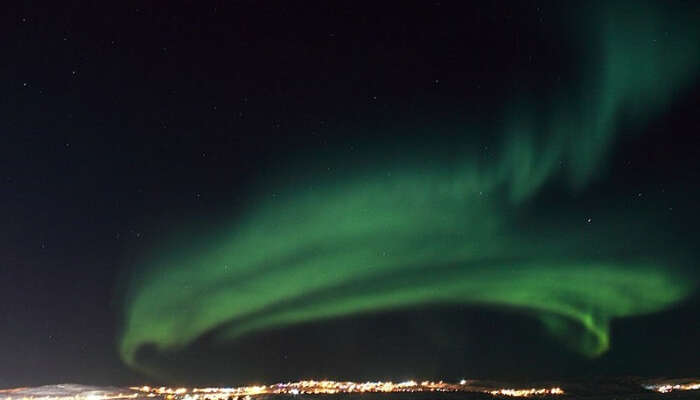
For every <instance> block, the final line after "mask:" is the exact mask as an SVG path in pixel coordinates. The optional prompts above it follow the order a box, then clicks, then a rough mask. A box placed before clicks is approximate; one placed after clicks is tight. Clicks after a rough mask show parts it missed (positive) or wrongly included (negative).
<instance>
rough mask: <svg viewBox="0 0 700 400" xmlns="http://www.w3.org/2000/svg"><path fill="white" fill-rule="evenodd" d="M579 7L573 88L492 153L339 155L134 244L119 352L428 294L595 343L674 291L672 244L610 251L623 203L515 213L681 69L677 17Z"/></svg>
mask: <svg viewBox="0 0 700 400" xmlns="http://www.w3.org/2000/svg"><path fill="white" fill-rule="evenodd" d="M622 16H624V17H622ZM591 20H592V21H594V22H595V23H592V24H591V27H590V30H589V31H586V32H584V33H585V34H587V35H588V37H587V40H588V41H591V42H596V41H595V40H594V39H595V38H596V37H597V38H598V41H597V42H596V43H595V45H592V46H590V49H584V50H585V51H582V54H584V55H585V57H587V62H588V63H589V64H590V65H593V67H587V68H586V69H587V73H586V74H585V76H583V77H582V78H581V82H583V85H585V87H586V88H587V90H586V91H585V92H586V93H587V94H585V95H579V96H573V95H571V96H570V97H568V98H565V100H562V101H560V102H558V104H557V106H555V107H553V108H552V109H551V110H550V112H548V114H547V117H546V118H545V120H546V123H544V124H542V123H538V124H534V123H530V121H534V120H535V119H536V118H535V116H534V115H529V114H528V113H526V112H523V111H522V110H517V111H515V112H512V113H510V114H511V115H512V117H511V118H510V119H509V120H510V121H511V122H512V123H511V124H510V125H509V126H507V127H506V128H505V130H504V132H503V133H502V135H501V137H502V138H503V139H504V140H503V142H502V147H501V148H500V152H499V153H498V156H497V157H494V158H493V159H492V160H491V161H490V162H484V161H477V160H478V158H477V157H476V156H475V155H474V154H475V152H474V153H470V152H468V151H466V152H465V153H464V154H463V155H462V156H461V157H460V159H459V161H456V162H455V161H453V162H451V163H447V162H443V161H440V160H439V158H438V159H435V160H433V161H434V162H433V163H432V164H431V165H429V166H425V165H422V164H421V163H415V165H408V164H402V165H401V166H400V167H399V168H395V169H393V170H392V173H391V174H390V175H389V174H386V173H378V174H372V173H366V172H357V171H360V169H359V168H358V169H357V171H353V163H352V162H350V163H348V164H347V165H348V166H347V170H346V171H345V175H343V176H344V178H342V179H336V180H334V181H330V180H322V179H315V180H314V181H313V184H299V183H298V182H297V184H296V185H294V186H292V185H288V186H287V187H286V188H283V187H274V188H268V190H270V191H272V190H274V191H276V192H278V193H282V194H281V195H280V196H279V197H277V198H275V199H274V200H270V199H269V198H268V200H260V199H258V200H257V201H255V202H253V203H254V204H255V205H254V206H252V205H251V207H250V208H249V209H248V212H247V213H245V214H244V215H243V216H242V217H240V218H238V219H237V220H236V221H233V222H232V223H231V224H230V225H228V228H227V229H223V230H222V229H219V230H217V231H216V232H215V233H211V234H210V235H207V237H205V238H199V240H198V241H197V242H198V243H200V244H199V245H194V244H192V243H191V241H190V240H189V238H186V237H185V236H184V235H183V236H182V238H183V239H182V240H179V241H178V240H176V241H174V242H173V243H171V246H172V247H171V248H170V250H169V251H166V252H161V253H160V255H158V256H154V257H151V259H149V260H147V261H145V262H144V264H146V265H145V267H144V268H141V269H140V272H139V273H137V275H136V277H135V278H134V281H133V282H132V284H131V285H130V288H129V291H128V293H129V294H128V298H127V301H126V310H125V320H124V324H125V326H124V330H123V335H122V338H121V343H120V349H121V353H122V356H123V359H124V360H125V361H126V362H127V363H129V364H131V365H133V366H135V367H139V365H138V360H137V357H136V353H137V351H138V349H139V348H140V347H141V346H143V345H145V344H152V345H155V346H156V348H157V349H158V350H160V351H174V350H177V349H180V348H182V347H184V346H187V345H188V344H190V343H191V342H192V341H193V340H195V339H196V338H198V337H200V336H201V335H203V334H205V333H207V332H211V331H213V330H214V329H220V330H221V332H220V333H219V335H220V336H221V337H222V338H223V339H231V340H232V339H235V338H238V337H240V336H242V335H244V334H246V333H250V332H254V331H259V330H263V329H266V328H271V327H280V326H286V325H289V324H295V323H300V322H305V321H313V320H318V319H321V318H334V317H341V316H345V315H349V314H356V313H362V312H368V311H374V310H389V309H395V308H401V307H410V306H414V305H420V304H437V303H441V304H444V303H447V304H476V305H479V304H488V305H496V306H498V305H502V306H507V307H510V308H513V307H517V308H522V309H524V310H527V311H529V312H531V313H533V314H534V315H536V316H538V317H539V318H540V319H541V320H542V321H543V322H544V324H545V326H546V327H548V329H549V330H550V331H551V332H552V333H553V334H554V335H555V336H556V337H558V338H561V339H563V340H564V341H566V342H568V343H569V344H571V345H573V347H574V348H576V349H577V350H579V351H580V352H581V353H582V354H585V355H588V356H597V355H600V354H601V353H603V352H605V351H606V350H607V349H608V348H609V345H610V337H609V323H610V320H611V319H613V318H619V317H627V316H634V315H640V314H644V313H650V312H655V311H659V310H663V309H665V308H668V307H670V306H672V305H674V304H676V303H678V302H680V301H681V300H682V299H684V298H685V297H686V296H688V295H689V294H690V293H691V292H692V291H693V290H694V283H693V282H692V281H691V280H688V279H686V278H685V277H684V276H683V274H682V273H680V272H678V270H675V269H673V268H671V267H672V265H667V264H669V263H670V261H669V262H668V263H667V262H665V261H664V260H662V259H659V257H648V254H641V253H643V251H641V252H640V255H639V256H635V257H627V258H624V259H621V257H616V256H615V254H617V252H618V250H619V249H621V248H624V246H627V245H629V243H628V242H623V241H621V240H619V239H620V238H621V237H625V236H626V235H630V234H633V233H634V230H635V229H637V226H636V225H634V224H633V223H631V222H629V221H627V220H623V221H618V222H617V223H616V224H614V227H613V226H611V227H607V228H605V229H601V228H598V230H597V231H594V232H595V233H594V234H591V233H590V232H591V231H590V230H591V229H593V230H595V229H596V228H593V227H591V225H590V224H589V225H587V226H588V228H586V229H589V231H588V233H583V232H582V229H581V227H580V226H573V225H572V226H568V227H567V226H563V227H559V228H558V229H557V230H555V232H551V231H546V229H545V228H544V227H542V226H539V225H538V224H537V221H534V224H533V225H529V226H526V227H523V226H522V224H521V223H518V222H517V218H516V216H517V215H518V213H517V212H518V210H519V209H520V208H522V207H524V205H526V204H528V202H529V201H531V200H532V199H533V198H535V197H536V195H537V194H538V192H540V191H541V189H542V187H543V185H545V184H546V183H548V182H552V181H554V178H557V177H558V178H564V177H568V179H565V181H568V183H569V186H570V187H573V188H576V189H578V190H580V189H581V188H583V187H584V186H585V185H586V183H587V182H588V181H589V180H590V179H591V178H592V177H593V176H594V175H595V174H596V173H597V172H598V171H600V170H601V169H602V165H601V164H602V163H603V161H604V159H605V156H606V153H607V152H608V150H609V148H610V147H611V144H612V142H613V139H614V135H615V130H616V127H617V126H618V125H619V123H620V121H621V116H622V115H624V116H625V118H628V119H629V117H630V116H632V117H633V118H632V119H635V120H636V121H637V122H638V121H640V120H644V119H645V118H647V116H648V115H650V114H653V112H654V111H656V110H659V109H660V108H662V107H663V106H665V105H667V104H669V103H670V101H671V98H672V96H673V95H674V93H677V92H678V91H679V89H681V88H682V87H683V86H684V85H687V84H688V83H689V82H690V81H691V80H692V79H694V77H695V76H696V72H697V68H698V59H699V57H698V56H699V50H700V49H699V45H698V43H700V41H698V34H697V31H696V29H695V28H694V27H693V25H692V24H690V23H689V24H684V23H683V22H682V19H679V18H670V17H668V18H663V17H662V12H661V11H659V10H655V9H652V8H645V7H642V6H640V3H636V4H635V5H634V6H633V7H625V6H620V7H619V8H616V9H613V10H612V11H610V10H608V11H606V12H603V13H599V14H598V15H597V17H595V18H591ZM594 29H595V31H594ZM583 36H586V35H583ZM591 49H593V50H591ZM587 65H588V64H587ZM572 92H575V93H579V94H580V93H582V91H581V90H572ZM567 95H570V93H561V98H562V99H564V97H563V96H567ZM540 119H541V118H540ZM465 131H467V132H468V130H465ZM536 131H537V134H536ZM562 161H565V164H564V165H565V167H564V168H563V167H562V166H561V164H560V163H561V162H562ZM292 170H293V168H292ZM363 171H366V170H363ZM561 175H564V176H561ZM307 183H308V182H307ZM263 192H264V190H263ZM584 225H585V224H584ZM633 225H634V226H633ZM548 229H551V227H550V228H548ZM545 231H546V232H545ZM635 254H636V253H635ZM674 271H675V272H674ZM142 367H143V366H142Z"/></svg>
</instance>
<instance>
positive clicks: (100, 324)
mask: <svg viewBox="0 0 700 400" xmlns="http://www.w3.org/2000/svg"><path fill="white" fill-rule="evenodd" d="M19 3H20V2H17V4H15V5H14V6H11V7H9V8H6V9H5V12H3V13H2V17H0V23H1V25H0V26H2V33H3V34H2V35H0V43H1V45H2V47H1V48H2V57H1V59H2V60H3V61H2V63H1V64H0V85H2V86H1V87H2V91H1V92H0V93H1V96H2V97H1V100H0V182H1V186H0V195H1V196H0V355H1V356H0V358H1V359H2V362H1V363H0V387H6V386H19V385H36V384H49V383H60V382H79V383H86V384H127V383H141V382H151V381H158V380H170V381H174V382H182V383H221V382H232V383H247V382H252V381H270V380H276V379H296V378H302V377H312V376H313V377H318V378H323V377H338V378H349V379H368V378H373V377H377V378H392V379H400V378H404V377H413V376H417V377H422V376H426V377H438V378H442V377H444V378H451V379H459V378H461V377H463V376H467V377H482V378H503V377H505V378H518V379H527V378H529V377H530V376H538V377H549V376H562V375H566V376H593V375H625V374H637V375H692V374H697V373H698V372H700V370H699V369H698V365H697V360H693V358H692V355H693V354H698V352H700V349H699V348H698V344H697V343H698V338H699V337H700V324H699V323H698V321H699V319H698V318H697V316H698V312H699V311H700V305H699V304H700V303H699V302H698V294H697V291H691V293H690V294H689V295H688V296H686V297H685V298H684V299H683V300H682V301H679V302H677V303H675V304H673V306H670V307H666V308H665V309H664V310H663V312H661V311H659V312H654V313H651V314H647V315H643V316H634V317H630V318H625V319H621V320H613V322H612V339H611V340H612V343H611V344H612V346H611V350H609V351H608V352H607V353H605V354H604V355H602V356H601V357H599V358H596V359H588V358H585V357H582V356H580V355H578V354H576V353H575V352H573V351H570V350H569V349H568V348H566V347H565V346H561V345H560V344H558V342H556V341H553V340H552V339H551V338H550V336H549V334H548V333H546V332H544V330H543V328H542V326H541V324H540V323H539V322H538V320H537V319H534V318H530V316H529V315H528V313H527V312H525V313H522V312H519V311H513V310H511V309H510V307H505V308H503V307H492V306H486V307H483V306H479V305H475V304H471V303H470V304H458V305H456V306H455V305H439V306H435V305H432V304H417V305H416V307H408V308H405V307H404V308H401V309H398V310H391V309H387V308H386V307H384V308H382V309H377V310H372V311H371V312H370V311H366V312H360V313H353V314H352V315H343V316H338V317H337V318H332V319H330V320H321V321H316V320H314V321H308V322H305V323H302V324H290V325H289V326H286V325H285V326H282V327H276V328H275V329H265V330H263V331H262V332H259V333H256V334H250V335H247V336H244V337H242V338H238V339H236V340H232V341H226V342H225V343H224V344H220V343H218V342H217V341H216V340H214V339H212V337H211V336H215V335H214V334H212V333H211V332H208V333H207V334H204V335H202V336H199V337H198V338H197V339H196V340H195V341H194V342H193V343H190V345H189V346H188V347H187V348H186V349H184V350H182V351H178V352H176V353H173V354H170V353H168V354H165V355H162V354H160V355H159V354H156V355H149V354H150V353H149V352H152V351H155V350H153V349H149V348H148V346H146V348H145V350H144V351H143V352H144V354H145V357H147V358H148V357H150V358H151V359H152V360H155V361H153V362H155V363H160V365H163V364H166V365H167V364H169V365H170V369H169V370H168V374H169V375H168V376H167V377H160V378H153V377H148V376H147V375H144V374H143V373H141V372H136V371H135V370H134V369H133V368H131V367H128V366H127V365H126V364H125V363H124V362H123V361H122V359H121V357H120V353H119V339H120V333H121V329H122V322H123V319H124V313H125V310H124V307H123V302H122V299H123V296H124V287H123V285H122V282H123V281H124V279H123V278H122V277H123V276H124V275H125V274H126V273H127V271H133V269H134V268H140V267H135V265H140V264H139V263H138V261H139V260H140V259H141V257H142V256H141V255H142V254H144V253H147V252H149V251H151V249H153V248H154V246H155V245H156V244H157V243H158V242H159V240H160V238H161V237H163V236H164V235H167V234H169V233H171V232H172V231H173V230H175V231H177V229H178V226H180V225H182V224H188V223H190V222H191V221H197V220H202V221H206V222H205V225H206V223H209V222H210V221H211V220H213V219H217V218H219V217H220V216H222V215H226V216H227V218H230V219H231V220H233V221H234V222H232V223H234V224H235V221H236V220H237V219H236V216H238V215H244V214H245V213H246V212H245V210H247V209H248V208H246V207H248V203H250V199H252V198H254V197H253V196H252V194H251V193H257V192H256V191H258V192H259V191H260V190H261V189H260V188H261V187H262V188H263V189H262V191H263V192H264V191H265V190H266V189H265V187H266V185H268V184H270V182H273V181H274V180H275V179H276V178H275V177H276V176H279V175H280V174H286V173H289V174H290V175H293V174H294V173H293V172H289V171H290V167H289V166H290V165H292V166H294V168H292V170H294V169H300V170H303V171H305V173H308V174H310V175H313V174H314V173H315V172H313V171H315V169H311V170H306V169H305V167H304V165H306V164H305V162H307V161H308V160H309V159H311V160H314V161H313V162H312V163H313V165H314V166H315V167H317V168H318V169H321V170H324V169H325V168H326V166H328V167H327V170H328V171H331V168H337V166H338V163H339V162H337V158H338V157H339V158H341V159H343V160H350V162H351V164H352V165H353V166H354V169H353V170H363V168H372V167H367V165H384V164H382V163H384V162H389V163H391V162H392V160H399V161H396V165H394V167H395V168H394V169H393V171H397V170H399V171H400V170H401V165H403V164H402V162H403V161H401V160H403V158H401V156H403V155H404V154H405V153H406V152H409V153H410V152H411V151H416V149H420V148H421V146H423V145H424V144H425V143H429V144H430V145H431V146H432V145H434V148H432V149H431V150H430V151H431V156H430V157H436V158H437V159H439V160H443V159H446V158H454V157H458V156H455V154H454V153H453V152H451V151H450V149H452V148H453V145H454V143H459V145H460V146H475V147H477V148H478V149H479V150H478V153H479V154H480V155H479V157H483V158H484V159H486V158H488V157H491V153H490V150H488V149H489V145H492V144H493V147H496V146H497V144H498V143H499V138H500V137H502V136H504V135H502V134H500V133H498V132H499V128H498V127H499V126H500V124H501V122H502V121H503V120H504V119H507V117H504V116H503V113H502V111H501V110H503V109H504V107H506V108H513V107H515V108H517V107H519V106H518V105H517V104H521V103H526V104H527V106H526V107H525V108H528V109H531V110H534V111H533V113H535V114H537V115H546V114H547V113H549V112H551V111H550V110H552V109H555V110H556V105H557V104H558V102H559V101H560V100H558V99H560V98H561V96H564V97H567V98H568V97H584V98H585V97H586V96H587V94H588V92H589V91H594V90H597V89H596V88H591V87H586V85H585V82H584V81H582V80H580V78H579V77H580V76H582V75H586V74H587V73H588V72H590V70H595V68H592V67H589V65H588V64H586V63H585V62H582V61H581V60H582V59H585V54H583V55H582V53H585V51H582V50H581V48H584V49H589V50H591V52H594V51H593V50H595V48H596V45H595V44H590V43H589V42H588V40H590V41H591V42H593V39H587V38H586V35H579V36H576V35H574V34H570V33H567V32H569V31H568V30H567V29H568V28H570V27H571V26H575V27H577V28H576V29H579V28H578V25H579V24H583V23H582V22H581V21H580V20H579V18H578V17H577V15H588V14H589V13H592V12H591V11H590V10H589V8H592V7H594V6H592V5H586V4H584V3H582V4H575V5H574V4H570V5H569V6H567V8H563V7H562V6H561V5H557V2H542V1H527V2H486V3H485V4H480V5H477V4H474V5H470V6H465V5H464V4H461V2H459V4H458V3H451V2H446V1H425V2H396V3H393V2H387V3H381V4H376V3H369V2H368V3H365V2H356V1H332V2H292V1H270V2H263V1H258V2H253V1H250V2H247V1H243V2H208V1H198V2H178V1H175V2H155V4H148V5H145V4H136V3H131V2H32V1H26V2H22V4H19ZM689 3H690V2H686V3H682V2H679V3H673V4H672V5H671V6H665V7H668V8H672V7H678V9H683V10H685V9H690V10H691V11H688V12H687V13H686V15H689V16H690V17H689V18H690V19H692V18H695V19H696V20H698V16H699V15H700V14H698V13H697V7H695V8H693V7H692V3H690V5H689ZM684 7H685V8H684ZM581 29H583V28H581ZM587 29H589V30H590V31H591V32H595V31H596V26H595V25H593V28H587ZM575 31H576V30H575ZM576 32H580V31H576ZM660 35H663V33H660ZM582 43H583V44H582ZM669 46H670V45H669ZM659 54H664V52H663V51H661V52H660V53H659ZM668 62H669V63H670V64H673V63H674V62H675V60H674V59H669V61H668ZM684 62H687V63H688V65H689V66H688V68H689V69H690V70H697V68H698V65H697V64H693V62H692V60H685V61H684ZM627 67H629V68H638V66H636V65H632V66H627ZM671 73H673V71H672V72H671ZM671 73H669V75H670V74H671ZM595 74H596V72H594V73H593V74H592V75H593V76H595ZM630 74H633V73H630ZM688 76H689V78H688V79H685V80H684V81H683V83H682V84H679V83H676V82H675V81H674V82H671V80H670V79H671V78H668V79H669V81H668V82H667V81H666V79H667V78H666V77H665V76H664V77H662V78H659V82H660V83H659V84H658V86H660V87H666V86H669V87H670V86H673V87H674V89H673V90H672V91H671V92H670V94H668V95H664V96H665V97H667V98H666V99H665V100H664V102H663V103H664V104H660V105H657V104H654V106H653V108H654V111H653V112H652V111H651V110H650V109H647V108H645V107H644V106H640V108H639V109H637V108H634V107H632V108H631V111H629V110H624V111H622V112H621V113H620V114H621V115H620V116H619V118H616V119H615V120H614V121H613V122H614V124H615V127H614V128H612V129H614V130H615V132H617V133H616V138H615V139H614V140H613V141H611V143H609V144H606V148H607V150H606V151H605V152H604V153H605V154H604V159H605V160H604V161H601V162H600V163H599V164H600V166H599V169H597V171H600V172H596V173H595V174H594V175H595V176H594V178H592V179H590V182H587V183H586V184H585V187H584V188H583V189H576V190H569V188H568V186H566V185H564V184H562V185H559V184H558V182H559V180H557V178H556V177H555V178H552V181H551V182H550V183H548V184H544V185H543V186H542V187H541V188H538V191H537V192H538V194H537V195H536V196H535V195H533V196H535V197H533V198H534V200H530V202H528V203H527V204H528V205H527V211H526V212H523V213H524V214H527V217H525V218H524V219H519V220H518V221H520V222H522V223H526V222H527V220H528V218H532V220H537V221H541V219H540V218H539V217H540V216H542V215H547V216H548V217H549V221H550V222H551V221H556V218H558V217H557V216H559V215H572V211H571V210H572V209H576V210H578V211H576V213H577V214H576V217H575V218H577V219H580V220H581V221H584V222H585V221H586V219H587V218H589V214H592V215H593V217H592V218H591V219H593V220H594V222H595V221H596V220H595V215H596V212H598V211H600V210H606V212H607V214H616V213H618V211H619V212H620V213H622V214H624V215H626V216H627V214H626V212H627V211H628V210H634V211H630V213H631V214H630V215H629V216H627V217H626V218H627V219H630V218H634V219H635V220H637V221H642V222H648V224H645V225H643V226H645V227H646V228H644V229H648V230H649V231H650V232H651V231H654V232H655V233H654V234H656V233H659V235H660V236H658V237H659V239H654V242H653V243H652V245H658V248H659V249H661V250H659V252H657V253H654V254H653V255H651V256H649V260H652V261H658V260H663V261H664V262H665V261H666V260H667V259H668V260H674V262H675V260H677V259H680V260H681V261H678V265H680V267H679V268H681V270H683V271H684V272H683V276H685V279H687V280H688V281H690V282H695V284H697V281H698V270H697V263H696V261H697V260H699V259H700V257H698V256H697V250H696V249H694V248H693V245H694V244H695V243H697V239H698V237H699V236H698V234H699V230H698V225H697V223H698V222H699V221H698V217H697V215H696V214H697V201H698V200H700V198H699V195H700V192H699V191H698V188H697V179H698V171H699V169H698V167H699V166H700V165H699V164H698V163H699V161H698V160H700V151H699V150H698V149H699V147H698V139H697V133H698V132H700V119H699V118H698V113H697V109H698V106H699V105H700V104H699V103H698V98H700V83H699V82H700V81H698V77H697V75H694V74H692V73H689V74H688ZM561 82H565V83H561ZM566 82H569V83H566ZM571 82H574V83H571ZM654 87H656V86H654ZM642 90H646V89H644V88H643V89H642ZM649 90H652V89H649ZM654 90H657V89H654ZM664 96H658V97H664ZM640 97H644V96H643V95H642V96H640ZM626 113H627V114H626ZM584 115H585V113H584ZM639 115H642V116H643V117H642V118H640V117H639ZM544 118H545V119H546V117H544ZM640 121H641V122H640ZM583 125H585V122H584V123H583ZM461 127H468V128H469V129H468V131H469V132H472V133H470V134H469V135H466V134H464V133H456V132H462V131H461V130H460V129H461ZM473 132H476V133H473ZM479 132H496V133H479ZM387 149H392V150H391V151H387ZM406 149H408V150H406ZM581 151H587V150H585V149H582V150H581ZM436 154H437V156H435V155H436ZM562 154H564V155H563V157H564V156H565V155H566V154H567V153H562ZM393 157H395V158H393ZM430 157H428V158H430ZM493 157H497V155H494V156H493ZM290 160H291V161H290ZM295 160H296V161H295ZM387 160H388V161H387ZM486 162H488V161H486ZM340 164H342V162H340ZM397 165H398V167H397ZM309 171H311V172H309ZM328 179H330V180H331V181H332V180H333V179H334V178H333V177H332V176H331V177H330V178H329V176H328V175H325V176H324V177H323V180H324V182H325V180H328ZM337 179H338V181H339V182H342V180H343V179H346V178H345V177H344V176H342V175H339V177H338V178H337ZM562 179H563V178H562ZM319 185H322V184H319ZM273 191H274V190H273V189H270V192H273ZM319 201H321V202H323V199H322V198H320V199H319ZM564 203H566V205H563V204H564ZM574 203H575V205H572V204H574ZM521 209H522V207H520V208H519V210H521ZM616 210H617V211H616ZM601 213H602V211H601ZM231 215H233V217H231ZM656 221H662V224H660V225H659V224H657V222H656ZM588 222H591V221H588ZM557 224H558V223H557ZM533 229H534V228H533ZM538 229H540V230H542V231H546V232H548V233H547V234H546V235H548V236H547V237H551V236H554V235H555V233H553V232H555V230H547V229H546V223H543V224H542V225H541V226H540V228H538ZM605 229H607V228H604V229H603V231H605ZM609 229H610V230H609V232H617V231H616V229H617V228H616V226H610V228H609ZM662 233H663V235H661V234H662ZM301 234H302V235H303V234H304V233H301ZM426 234H427V233H426ZM611 235H613V234H612V233H611ZM650 235H651V233H650ZM650 237H651V236H650ZM654 237H657V236H654ZM649 240H651V239H649ZM643 242H644V243H647V242H646V241H643ZM660 242H663V243H660ZM630 243H632V242H630ZM635 243H637V242H635ZM666 244H668V246H666ZM676 244H678V248H680V249H681V250H679V252H676V250H671V249H675V247H674V246H675V245H676ZM672 245H673V246H672ZM630 246H631V245H630ZM562 251H563V250H562ZM514 252H516V250H512V251H511V252H509V253H508V255H507V256H508V257H515V256H516V255H517V254H516V255H514V254H513V253H514ZM610 252H613V250H610ZM614 252H615V254H614V258H615V259H619V258H625V257H626V256H627V255H628V254H636V253H635V252H636V248H630V247H625V246H624V245H620V247H619V248H616V249H615V250H614ZM504 257H506V255H504ZM661 264H663V263H661ZM663 265H665V264H663ZM660 290H666V289H665V288H660ZM693 290H694V289H693ZM419 303H420V302H419ZM231 360H235V362H234V361H231ZM233 364H235V365H236V366H237V368H238V369H237V370H236V371H233V370H232V369H231V368H233V367H230V366H231V365H233ZM241 365H243V368H241Z"/></svg>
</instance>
